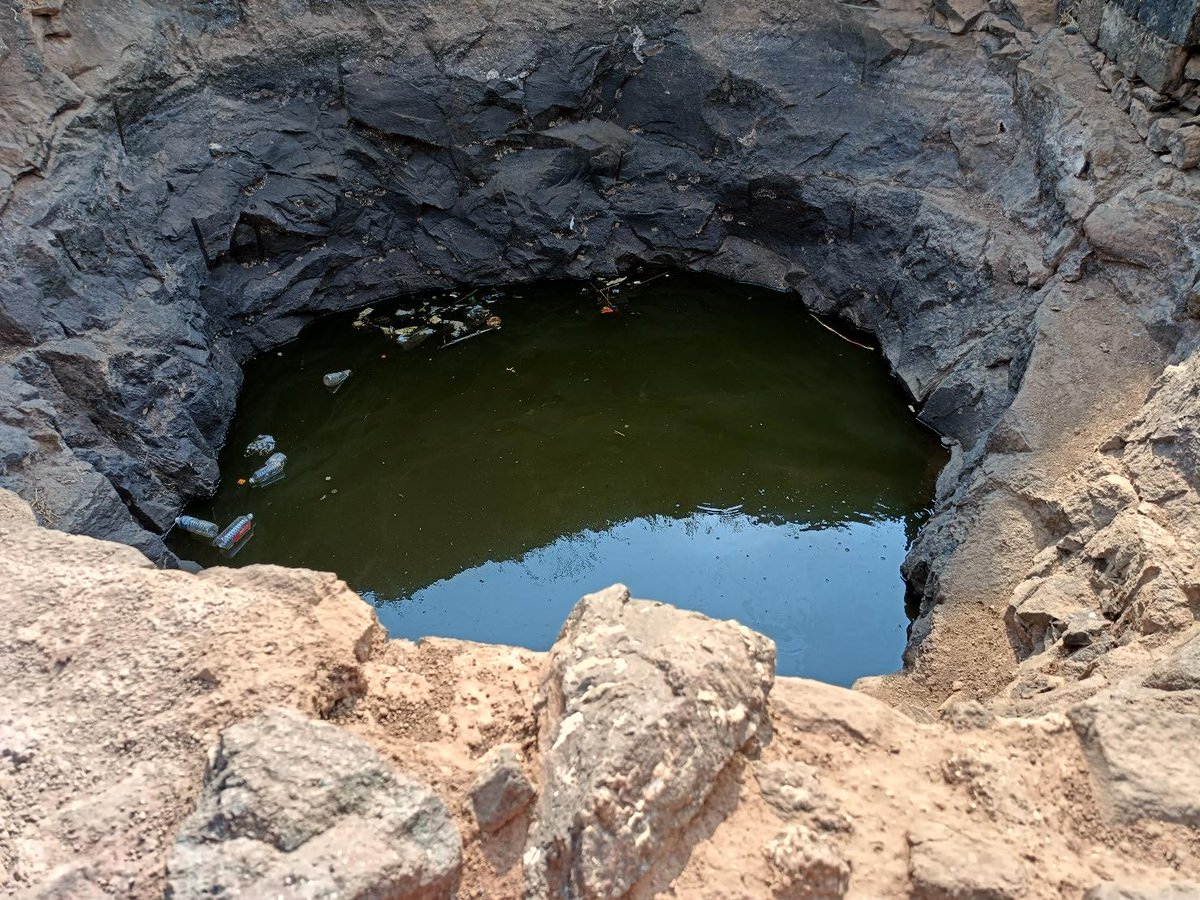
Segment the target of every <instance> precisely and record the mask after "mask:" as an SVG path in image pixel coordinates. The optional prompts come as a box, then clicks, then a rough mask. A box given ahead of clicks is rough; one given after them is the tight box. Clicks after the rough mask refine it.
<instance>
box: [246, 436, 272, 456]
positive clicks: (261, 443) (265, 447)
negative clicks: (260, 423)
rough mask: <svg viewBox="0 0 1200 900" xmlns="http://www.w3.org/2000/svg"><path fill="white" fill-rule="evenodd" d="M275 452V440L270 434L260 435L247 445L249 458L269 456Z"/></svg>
mask: <svg viewBox="0 0 1200 900" xmlns="http://www.w3.org/2000/svg"><path fill="white" fill-rule="evenodd" d="M274 452H275V438H273V437H271V435H269V434H260V435H259V436H258V437H256V438H255V439H254V440H252V441H251V442H250V443H249V444H247V445H246V455H247V456H268V455H269V454H271V453H274Z"/></svg>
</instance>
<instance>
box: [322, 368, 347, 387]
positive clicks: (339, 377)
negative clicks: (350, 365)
mask: <svg viewBox="0 0 1200 900" xmlns="http://www.w3.org/2000/svg"><path fill="white" fill-rule="evenodd" d="M349 377H350V370H349V369H343V370H342V371H340V372H330V373H329V374H327V375H323V376H322V377H321V383H322V384H324V385H325V387H327V388H329V390H331V391H337V389H338V388H340V387H341V386H342V382H344V381H345V380H346V379H347V378H349Z"/></svg>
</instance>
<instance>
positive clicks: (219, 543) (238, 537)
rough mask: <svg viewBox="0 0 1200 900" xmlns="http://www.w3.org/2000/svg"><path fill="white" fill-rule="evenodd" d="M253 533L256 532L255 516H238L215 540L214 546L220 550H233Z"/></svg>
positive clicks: (248, 514) (249, 514)
mask: <svg viewBox="0 0 1200 900" xmlns="http://www.w3.org/2000/svg"><path fill="white" fill-rule="evenodd" d="M252 531H254V515H253V514H252V513H246V515H244V516H238V517H237V518H236V519H234V520H233V521H232V522H230V523H229V524H228V525H226V526H225V530H224V531H222V532H221V533H220V534H218V535H217V536H216V537H215V538H213V546H214V547H216V548H217V549H218V550H231V549H233V548H234V547H235V546H237V545H238V544H240V543H241V542H242V541H244V540H246V539H247V538H248V537H250V533H251V532H252Z"/></svg>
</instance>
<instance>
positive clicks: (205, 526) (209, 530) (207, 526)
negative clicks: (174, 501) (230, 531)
mask: <svg viewBox="0 0 1200 900" xmlns="http://www.w3.org/2000/svg"><path fill="white" fill-rule="evenodd" d="M175 524H176V525H178V526H179V527H180V528H182V529H183V530H184V531H186V532H187V533H188V534H195V535H199V536H200V537H205V538H208V539H209V540H210V541H211V540H212V539H213V538H215V537H216V536H217V532H218V531H220V530H221V529H220V528H218V527H217V523H216V522H209V521H207V520H206V519H197V518H196V517H195V516H178V517H177V518H176V519H175Z"/></svg>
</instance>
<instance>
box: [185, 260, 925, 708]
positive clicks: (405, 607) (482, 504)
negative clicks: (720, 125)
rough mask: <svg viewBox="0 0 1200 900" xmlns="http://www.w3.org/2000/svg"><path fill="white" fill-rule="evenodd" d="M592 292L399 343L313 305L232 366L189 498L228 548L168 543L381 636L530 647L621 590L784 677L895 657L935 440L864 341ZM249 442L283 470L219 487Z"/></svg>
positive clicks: (675, 288)
mask: <svg viewBox="0 0 1200 900" xmlns="http://www.w3.org/2000/svg"><path fill="white" fill-rule="evenodd" d="M626 287H628V285H627V286H626ZM627 293H628V291H627ZM424 299H429V298H424ZM421 302H422V298H413V297H408V298H403V299H401V300H398V301H396V302H395V303H393V304H390V305H380V304H376V307H375V310H374V312H373V313H372V317H373V320H374V321H376V322H379V321H385V322H386V321H387V319H388V317H389V316H391V315H392V313H393V312H394V310H395V309H397V308H401V309H409V310H417V309H419V307H420V305H421ZM600 306H601V303H600V302H599V300H598V299H597V297H596V295H595V294H594V293H593V292H592V291H591V290H589V289H587V288H581V286H580V285H578V284H569V283H568V284H564V283H553V284H546V285H538V286H532V287H526V288H523V289H517V290H515V291H514V292H512V294H511V295H509V296H508V297H506V298H504V299H502V300H498V301H493V302H491V303H489V308H490V312H491V313H493V314H495V315H498V316H500V317H502V322H503V325H502V327H501V328H500V329H499V330H497V331H493V332H488V333H483V334H480V335H478V336H476V337H473V338H471V339H469V340H465V341H462V342H460V343H457V344H454V345H453V346H449V347H444V348H443V347H439V346H437V344H439V343H441V342H442V341H443V340H444V339H443V338H442V337H441V336H439V337H437V338H435V339H433V340H431V341H428V342H426V343H425V344H423V345H422V346H421V347H419V348H417V349H413V350H408V351H405V350H401V349H400V348H399V347H398V346H397V344H396V343H395V341H394V340H393V339H392V338H391V337H389V336H388V335H386V334H384V333H382V332H381V331H380V330H378V329H377V328H355V327H352V323H353V321H354V319H355V314H353V313H350V314H347V315H333V316H329V317H327V318H323V319H320V320H319V321H317V322H315V323H313V324H312V325H311V326H309V327H308V328H307V329H306V330H305V331H304V332H303V334H302V335H301V336H300V338H299V339H298V340H296V341H294V342H292V343H290V344H288V345H286V346H285V347H283V348H281V350H280V351H279V352H278V353H270V354H267V355H264V356H262V357H261V358H259V359H256V360H254V361H252V362H251V363H250V364H249V365H248V366H247V367H246V381H245V387H244V389H243V393H242V397H241V402H240V407H239V410H238V413H237V416H236V418H235V420H234V422H233V424H232V426H231V429H230V434H229V440H228V444H227V445H226V448H225V450H224V451H223V453H222V455H221V466H222V473H223V476H224V477H223V481H222V484H221V487H220V490H219V491H218V493H217V495H216V496H215V497H214V498H212V499H211V500H209V501H204V502H199V503H196V504H193V506H192V507H191V508H190V509H189V510H188V511H189V512H190V513H191V514H193V515H197V516H200V517H202V518H205V519H211V520H214V521H216V522H217V523H218V524H220V525H222V526H224V525H225V524H226V523H228V522H229V521H231V520H232V519H233V518H234V517H235V516H237V515H239V514H242V513H247V512H249V513H253V514H254V517H255V531H254V534H253V536H252V537H251V538H250V540H249V541H248V542H247V543H246V544H245V545H244V546H243V547H242V549H241V550H240V551H239V552H238V553H237V555H236V556H235V557H233V558H231V559H230V558H226V557H223V556H222V555H221V554H219V553H218V552H217V551H216V550H214V549H213V548H212V547H210V546H207V545H206V543H205V542H204V541H203V540H200V539H197V538H195V537H192V536H190V535H188V534H184V533H182V532H180V531H179V530H178V529H177V530H176V531H175V532H173V534H172V536H171V545H172V547H173V548H174V549H175V550H176V552H178V553H179V554H180V555H181V556H183V557H186V558H191V559H194V560H196V561H198V562H200V563H201V564H204V565H237V566H242V565H247V564H250V563H264V562H270V563H279V564H284V565H291V566H305V567H309V568H313V569H321V570H332V571H335V572H337V573H338V574H339V575H341V576H342V577H343V578H345V579H346V580H347V581H348V582H349V583H350V585H351V586H352V587H353V588H354V589H355V590H357V591H359V592H360V593H361V594H362V595H363V597H364V598H365V599H366V600H368V601H369V602H371V603H373V604H374V605H375V607H376V609H377V611H378V613H379V616H380V618H381V620H382V621H383V622H384V624H385V625H386V626H387V628H388V630H389V632H390V633H391V634H392V635H393V636H402V637H407V638H419V637H423V636H426V635H437V636H447V637H460V638H467V639H471V640H478V641H489V642H500V643H511V644H518V645H523V646H526V647H531V648H534V649H539V650H540V649H546V648H547V647H549V646H550V644H551V643H552V642H553V641H554V638H555V637H556V635H557V633H558V631H559V628H560V626H561V624H562V622H563V619H564V618H565V617H566V615H567V613H568V612H569V610H570V608H571V606H572V605H573V604H574V603H575V601H576V600H577V599H578V598H579V597H580V596H581V595H582V594H583V593H586V592H588V591H592V590H596V589H598V588H601V587H604V586H606V585H609V584H611V583H613V582H616V581H622V582H624V583H626V584H627V585H629V587H630V589H631V590H632V592H633V594H634V595H635V596H638V597H646V598H651V599H661V600H666V601H669V602H671V603H674V604H676V605H678V606H683V607H688V608H691V609H696V610H699V611H701V612H704V613H706V614H708V615H710V616H714V617H717V618H735V619H738V620H739V621H741V622H743V623H745V624H746V625H749V626H750V627H752V628H755V629H757V630H759V631H762V632H764V633H766V634H768V635H770V636H771V637H772V638H774V640H775V641H776V643H777V645H778V652H779V662H778V670H779V672H780V673H781V674H790V675H805V676H809V677H814V678H820V679H824V680H827V681H831V682H835V683H842V684H847V683H849V682H851V681H853V680H854V679H855V678H857V677H859V676H861V675H866V674H872V673H882V672H889V671H893V670H895V669H896V668H897V667H898V665H899V661H900V654H901V652H902V650H903V647H904V641H905V631H906V626H907V624H908V619H907V617H906V615H905V609H904V585H903V583H902V580H901V578H900V572H899V566H900V562H901V560H902V558H903V556H904V552H905V550H906V548H907V546H908V543H909V541H910V540H911V539H912V537H913V535H914V534H915V531H916V529H917V527H918V526H919V525H920V523H921V522H922V521H923V519H924V517H925V515H926V512H927V508H928V506H929V504H930V500H931V496H932V492H933V482H934V479H935V476H936V472H937V470H938V468H939V467H940V466H941V464H942V463H943V461H944V456H943V452H942V450H941V448H940V446H939V442H938V440H937V439H936V437H935V436H934V435H933V434H931V433H930V432H929V431H927V430H925V429H924V428H922V427H921V426H920V425H919V424H918V423H917V422H916V421H915V419H914V416H913V414H912V412H911V411H910V409H909V408H908V406H907V403H906V400H905V398H904V395H903V394H902V392H901V391H900V389H899V387H898V386H897V385H896V384H895V383H894V382H893V381H892V380H891V378H890V377H889V375H888V370H887V366H886V363H885V362H884V360H883V358H882V357H881V356H880V355H879V354H878V353H875V352H868V351H865V350H863V349H860V348H858V347H855V346H853V345H851V344H849V343H847V342H845V341H843V340H841V339H839V338H838V337H837V336H835V335H833V334H831V333H830V332H829V331H827V330H825V329H824V328H823V327H821V325H820V324H818V323H817V322H816V321H814V320H813V319H812V318H811V317H810V316H809V315H808V314H807V313H806V312H805V311H804V309H803V308H802V307H801V305H800V303H799V301H798V300H797V299H796V298H794V297H789V296H784V295H779V294H775V293H771V292H768V291H763V290H758V289H754V288H747V287H745V286H741V285H734V284H731V283H728V282H723V281H717V280H711V279H695V278H689V277H682V276H679V275H671V276H669V277H666V278H658V279H657V280H655V281H654V283H653V284H647V285H645V286H644V287H643V288H642V289H641V293H639V294H637V295H636V296H634V297H632V298H631V299H629V300H628V301H627V302H624V303H623V304H622V307H621V310H620V312H619V314H615V315H613V314H604V315H602V314H601V313H600ZM404 321H408V320H404ZM443 327H444V326H443ZM340 369H351V370H352V372H353V374H352V375H351V377H350V378H349V380H347V381H346V382H345V384H344V385H342V387H341V388H340V389H339V390H338V391H337V392H336V393H331V392H330V391H328V390H327V389H326V388H325V387H324V386H323V384H322V381H321V376H322V375H323V374H324V373H326V372H331V371H334V370H340ZM259 433H270V434H272V435H274V437H275V438H276V439H277V441H278V449H279V450H281V451H283V452H284V453H286V454H287V456H288V463H287V467H286V477H285V478H284V479H283V480H281V481H279V482H277V483H275V484H272V485H269V486H267V487H264V488H251V487H250V486H248V485H238V484H237V480H238V479H239V478H246V477H248V476H249V474H250V473H251V472H252V471H253V470H254V469H255V468H256V466H257V465H259V464H261V462H262V460H261V459H260V458H257V457H255V458H247V457H246V456H245V455H244V453H243V451H244V448H245V446H246V445H247V443H248V442H249V441H251V440H252V439H253V438H254V437H255V436H256V435H257V434H259Z"/></svg>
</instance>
